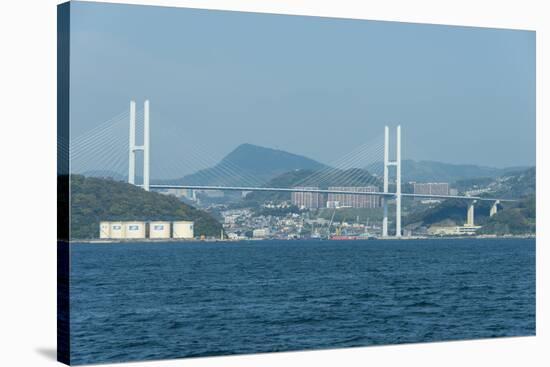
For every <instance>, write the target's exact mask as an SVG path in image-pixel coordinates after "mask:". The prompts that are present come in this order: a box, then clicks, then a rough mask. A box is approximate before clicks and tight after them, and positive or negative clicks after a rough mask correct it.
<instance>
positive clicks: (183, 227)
mask: <svg viewBox="0 0 550 367" xmlns="http://www.w3.org/2000/svg"><path fill="white" fill-rule="evenodd" d="M193 227H194V222H191V221H187V220H180V221H176V222H172V238H179V239H192V238H195V231H194V228H193Z"/></svg>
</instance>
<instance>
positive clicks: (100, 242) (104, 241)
mask: <svg viewBox="0 0 550 367" xmlns="http://www.w3.org/2000/svg"><path fill="white" fill-rule="evenodd" d="M461 239H479V240H484V239H536V235H535V234H528V235H504V236H497V235H480V236H411V237H400V238H395V237H374V238H369V239H366V238H365V239H350V240H331V239H319V238H303V239H282V238H249V239H242V240H241V239H239V240H232V239H223V240H222V239H219V238H218V239H215V238H210V239H208V238H207V239H202V240H201V239H173V238H166V239H149V238H137V239H120V240H119V239H75V240H70V241H69V243H70V244H74V245H78V244H85V245H90V244H92V245H110V244H136V243H140V244H141V243H144V244H145V243H147V244H149V243H174V244H179V243H204V242H207V243H213V242H235V243H238V242H256V241H258V242H267V241H288V242H293V241H323V242H325V241H326V242H355V241H376V240H380V241H388V240H396V241H413V240H461Z"/></svg>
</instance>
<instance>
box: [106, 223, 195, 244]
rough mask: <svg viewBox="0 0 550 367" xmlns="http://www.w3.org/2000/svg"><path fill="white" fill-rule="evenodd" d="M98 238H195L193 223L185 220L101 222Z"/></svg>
mask: <svg viewBox="0 0 550 367" xmlns="http://www.w3.org/2000/svg"><path fill="white" fill-rule="evenodd" d="M147 227H148V228H147ZM99 238H100V239H105V240H107V239H110V240H139V239H146V238H149V239H170V238H174V239H193V238H195V233H194V222H192V221H186V220H182V221H175V222H172V223H170V222H168V221H151V222H143V221H124V222H122V221H116V222H109V221H101V222H99Z"/></svg>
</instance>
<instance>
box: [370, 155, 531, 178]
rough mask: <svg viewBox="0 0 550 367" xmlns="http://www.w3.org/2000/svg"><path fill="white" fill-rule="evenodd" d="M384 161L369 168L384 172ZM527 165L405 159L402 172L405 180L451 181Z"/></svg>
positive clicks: (494, 174)
mask: <svg viewBox="0 0 550 367" xmlns="http://www.w3.org/2000/svg"><path fill="white" fill-rule="evenodd" d="M382 166H383V163H382V162H376V163H374V164H373V165H371V166H369V167H368V169H369V170H370V171H373V172H382ZM526 168H527V167H510V168H494V167H485V166H477V165H474V164H451V163H442V162H435V161H415V160H409V159H407V160H403V161H402V162H401V172H402V175H403V181H405V182H406V181H416V182H450V183H454V182H456V181H459V180H465V179H472V178H476V179H477V178H480V177H488V178H495V177H499V176H502V175H505V174H507V173H513V172H517V171H521V170H524V169H526Z"/></svg>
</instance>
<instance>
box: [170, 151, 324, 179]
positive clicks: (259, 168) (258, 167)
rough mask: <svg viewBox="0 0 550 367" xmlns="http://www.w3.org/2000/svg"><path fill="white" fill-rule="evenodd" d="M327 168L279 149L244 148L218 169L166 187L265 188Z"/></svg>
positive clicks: (220, 163) (188, 176)
mask: <svg viewBox="0 0 550 367" xmlns="http://www.w3.org/2000/svg"><path fill="white" fill-rule="evenodd" d="M324 167H325V165H323V164H322V163H319V162H317V161H315V160H313V159H310V158H307V157H304V156H301V155H297V154H292V153H288V152H285V151H282V150H278V149H272V148H265V147H261V146H258V145H253V144H241V145H239V146H238V147H237V148H236V149H235V150H233V151H232V152H231V153H229V154H228V155H227V156H225V157H224V158H223V159H222V160H221V161H220V162H219V163H218V164H216V165H215V166H214V167H210V168H207V169H204V170H201V171H198V172H196V173H193V174H191V175H187V176H185V177H182V178H180V179H175V180H170V182H168V181H165V182H164V183H173V184H188V185H224V186H242V185H247V184H254V185H261V184H264V183H266V182H268V181H269V180H270V179H272V178H274V177H276V176H278V175H280V174H282V173H285V172H288V171H293V170H297V169H310V170H319V169H323V168H324Z"/></svg>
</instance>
